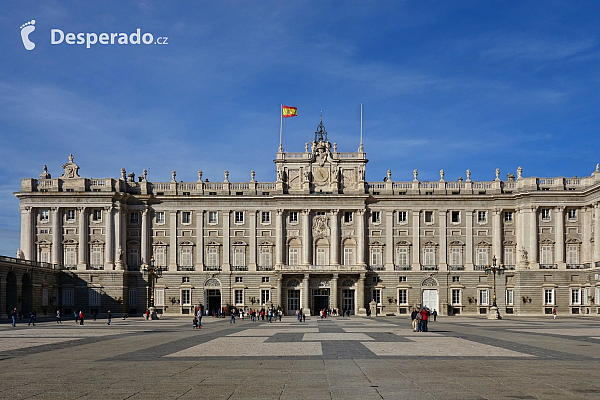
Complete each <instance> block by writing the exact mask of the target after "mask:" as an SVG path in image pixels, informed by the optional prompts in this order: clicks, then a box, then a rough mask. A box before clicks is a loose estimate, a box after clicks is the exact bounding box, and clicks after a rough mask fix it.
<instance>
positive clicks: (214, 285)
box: [204, 278, 221, 287]
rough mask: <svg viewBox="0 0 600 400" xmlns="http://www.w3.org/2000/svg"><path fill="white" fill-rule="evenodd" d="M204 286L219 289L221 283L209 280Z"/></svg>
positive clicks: (213, 279) (212, 279)
mask: <svg viewBox="0 0 600 400" xmlns="http://www.w3.org/2000/svg"><path fill="white" fill-rule="evenodd" d="M204 286H208V287H220V286H221V282H219V280H218V279H215V278H210V279H208V280H207V281H206V282H204Z"/></svg>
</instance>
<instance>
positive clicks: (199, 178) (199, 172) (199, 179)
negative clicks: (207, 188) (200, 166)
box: [198, 171, 202, 182]
mask: <svg viewBox="0 0 600 400" xmlns="http://www.w3.org/2000/svg"><path fill="white" fill-rule="evenodd" d="M198 182H202V171H198Z"/></svg>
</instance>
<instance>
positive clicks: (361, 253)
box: [356, 210, 366, 266]
mask: <svg viewBox="0 0 600 400" xmlns="http://www.w3.org/2000/svg"><path fill="white" fill-rule="evenodd" d="M356 238H357V240H356V261H357V262H356V263H357V264H358V265H362V266H365V265H366V263H365V251H366V250H365V210H356Z"/></svg>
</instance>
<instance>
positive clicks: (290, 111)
mask: <svg viewBox="0 0 600 400" xmlns="http://www.w3.org/2000/svg"><path fill="white" fill-rule="evenodd" d="M281 115H282V117H283V118H291V117H297V116H298V108H297V107H288V106H281Z"/></svg>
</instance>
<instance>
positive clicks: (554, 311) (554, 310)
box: [552, 308, 556, 319]
mask: <svg viewBox="0 0 600 400" xmlns="http://www.w3.org/2000/svg"><path fill="white" fill-rule="evenodd" d="M552 319H556V308H553V309H552Z"/></svg>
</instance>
